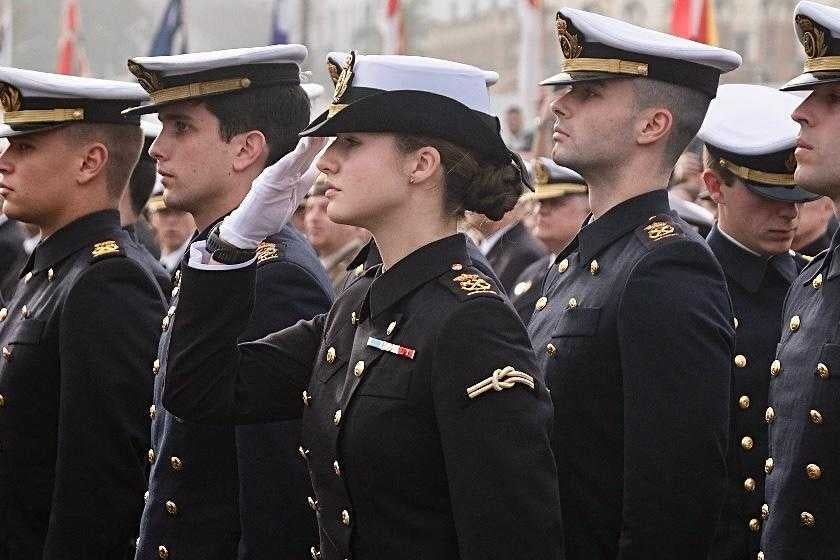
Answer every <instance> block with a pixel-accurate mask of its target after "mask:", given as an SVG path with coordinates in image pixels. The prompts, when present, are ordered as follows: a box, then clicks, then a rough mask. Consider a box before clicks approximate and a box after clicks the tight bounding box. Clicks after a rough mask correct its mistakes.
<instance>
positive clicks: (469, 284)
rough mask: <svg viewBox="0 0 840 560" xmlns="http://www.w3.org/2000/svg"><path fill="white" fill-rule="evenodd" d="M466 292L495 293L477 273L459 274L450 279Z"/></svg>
mask: <svg viewBox="0 0 840 560" xmlns="http://www.w3.org/2000/svg"><path fill="white" fill-rule="evenodd" d="M452 281H453V282H456V283H458V285H459V286H460V287H461V289H462V290H464V291H465V292H467V293H468V294H470V295H472V294H488V293H489V294H495V293H496V291H495V290H494V289H493V286H491V285H490V283H489V282H488V281H487V280H485V279H484V278H482V277H481V276H479V275H478V274H460V275H458V276H456V277H455V278H453V279H452Z"/></svg>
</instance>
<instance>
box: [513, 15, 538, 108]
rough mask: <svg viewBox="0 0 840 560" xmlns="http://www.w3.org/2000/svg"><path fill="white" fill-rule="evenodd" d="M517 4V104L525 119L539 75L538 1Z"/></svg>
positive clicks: (532, 104)
mask: <svg viewBox="0 0 840 560" xmlns="http://www.w3.org/2000/svg"><path fill="white" fill-rule="evenodd" d="M517 2H518V7H519V76H518V79H519V88H518V94H519V104H520V106H521V107H522V112H523V114H524V115H525V117H526V118H530V117H532V116H534V113H535V111H536V110H537V103H539V97H540V86H538V85H537V84H538V83H539V81H540V80H541V79H542V78H543V77H544V76H543V67H542V66H543V22H544V21H545V19H544V18H543V17H542V0H517Z"/></svg>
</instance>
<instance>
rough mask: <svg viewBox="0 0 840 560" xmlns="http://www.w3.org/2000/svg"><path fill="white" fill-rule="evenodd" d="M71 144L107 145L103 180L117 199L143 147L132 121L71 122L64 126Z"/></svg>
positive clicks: (141, 132) (113, 197)
mask: <svg viewBox="0 0 840 560" xmlns="http://www.w3.org/2000/svg"><path fill="white" fill-rule="evenodd" d="M63 132H64V135H65V139H66V140H67V141H68V142H70V143H72V144H86V143H89V142H101V143H102V144H103V145H104V146H105V147H106V148H107V149H108V161H107V162H106V164H105V183H106V186H107V189H108V195H109V196H110V197H111V198H112V199H114V200H119V198H120V197H121V196H122V194H123V191H125V187H126V185H128V179H129V177H131V172H132V171H133V170H134V166H135V165H137V160H138V159H140V150H141V149H142V148H143V131H142V130H141V128H140V127H139V126H137V125H133V124H109V123H73V124H71V125H69V126H67V127H64V129H63Z"/></svg>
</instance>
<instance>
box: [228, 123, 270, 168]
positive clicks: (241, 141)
mask: <svg viewBox="0 0 840 560" xmlns="http://www.w3.org/2000/svg"><path fill="white" fill-rule="evenodd" d="M230 144H231V146H232V147H233V149H234V156H233V170H234V171H237V172H241V171H245V170H246V169H248V168H249V167H251V166H252V165H253V164H254V163H257V162H259V161H260V160H261V159H262V158H265V157H267V156H268V143H267V142H266V141H265V136H263V133H262V132H260V131H259V130H249V131H248V132H243V133H242V134H237V135H236V136H234V137H233V138H231V139H230Z"/></svg>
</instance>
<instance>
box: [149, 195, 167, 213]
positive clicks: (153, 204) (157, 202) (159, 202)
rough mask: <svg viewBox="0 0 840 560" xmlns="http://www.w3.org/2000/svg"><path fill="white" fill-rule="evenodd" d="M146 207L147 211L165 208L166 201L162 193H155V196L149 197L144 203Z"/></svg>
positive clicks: (157, 210)
mask: <svg viewBox="0 0 840 560" xmlns="http://www.w3.org/2000/svg"><path fill="white" fill-rule="evenodd" d="M146 208H147V209H148V211H149V212H152V213H154V212H160V211H161V210H165V209H166V203H165V202H164V201H163V195H162V194H156V195H155V196H153V197H151V198H149V201H148V202H147V203H146Z"/></svg>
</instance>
